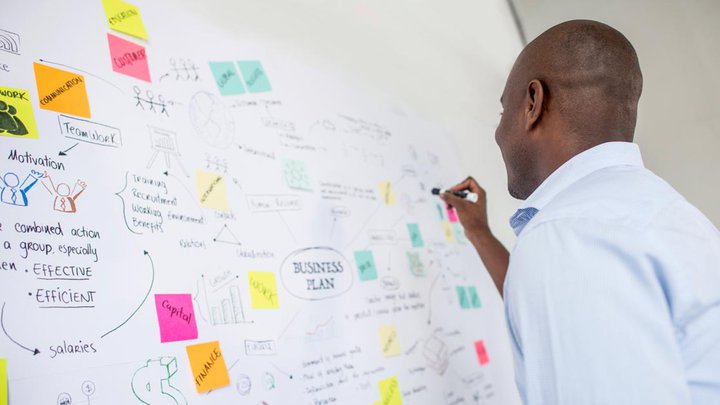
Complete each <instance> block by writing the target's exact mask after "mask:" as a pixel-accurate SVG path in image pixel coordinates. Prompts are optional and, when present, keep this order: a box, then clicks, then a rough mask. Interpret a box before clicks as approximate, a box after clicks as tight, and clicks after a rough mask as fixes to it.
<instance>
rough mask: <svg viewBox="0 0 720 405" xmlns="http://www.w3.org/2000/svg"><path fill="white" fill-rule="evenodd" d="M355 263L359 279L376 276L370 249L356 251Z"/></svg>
mask: <svg viewBox="0 0 720 405" xmlns="http://www.w3.org/2000/svg"><path fill="white" fill-rule="evenodd" d="M355 263H356V264H357V269H358V277H360V281H369V280H375V279H376V278H377V269H376V268H375V259H374V258H373V253H372V251H370V250H358V251H356V252H355Z"/></svg>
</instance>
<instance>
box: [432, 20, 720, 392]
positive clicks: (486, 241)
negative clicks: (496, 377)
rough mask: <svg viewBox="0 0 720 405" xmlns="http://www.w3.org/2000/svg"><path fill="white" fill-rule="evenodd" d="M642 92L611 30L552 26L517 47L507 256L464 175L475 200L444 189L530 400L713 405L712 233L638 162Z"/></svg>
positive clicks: (718, 290)
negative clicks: (500, 304) (490, 288)
mask: <svg viewBox="0 0 720 405" xmlns="http://www.w3.org/2000/svg"><path fill="white" fill-rule="evenodd" d="M641 90H642V74H641V72H640V67H639V64H638V60H637V55H636V54H635V50H634V49H633V47H632V45H631V44H630V42H628V40H627V39H626V38H625V37H624V36H623V35H622V34H621V33H620V32H618V31H616V30H615V29H613V28H611V27H609V26H607V25H604V24H601V23H598V22H594V21H569V22H566V23H563V24H560V25H557V26H555V27H553V28H551V29H549V30H548V31H546V32H545V33H543V34H542V35H540V36H539V37H538V38H537V39H535V40H534V41H533V42H531V43H530V44H529V45H528V46H527V47H525V49H524V50H523V51H522V52H521V53H520V55H519V56H518V58H517V60H516V62H515V65H514V66H513V68H512V71H511V73H510V75H509V77H508V80H507V83H506V85H505V90H504V91H503V95H502V98H501V103H502V106H503V114H502V118H501V121H500V124H499V125H498V128H497V131H496V132H495V139H496V141H497V144H498V145H499V147H500V151H501V152H502V156H503V159H504V161H505V166H506V169H507V176H508V190H509V192H510V194H511V195H512V196H513V197H515V198H518V199H521V200H525V201H524V203H523V204H522V205H521V207H520V209H519V210H518V211H517V212H516V213H515V215H513V217H512V218H511V220H510V223H511V226H512V227H513V229H514V231H515V233H516V234H517V236H518V239H517V242H516V244H515V247H514V249H513V251H512V254H509V253H508V251H507V250H506V249H505V248H504V247H503V246H502V244H501V243H500V242H499V241H498V240H497V239H496V238H495V237H494V236H493V235H492V233H491V231H490V228H489V226H488V221H487V213H486V199H485V192H484V190H483V189H482V188H481V187H480V186H479V185H478V184H477V183H476V182H475V181H474V180H473V179H472V178H468V179H467V180H465V181H464V182H462V183H460V184H458V185H456V186H455V187H453V188H452V190H455V191H458V190H469V191H472V192H475V193H478V194H479V195H480V199H479V201H478V202H477V203H471V202H469V201H466V200H462V199H460V198H458V197H456V196H454V195H451V194H450V193H444V194H443V195H442V196H441V197H442V198H443V199H444V200H445V201H446V202H447V203H448V204H450V205H452V206H454V207H455V208H456V210H457V212H458V215H459V217H460V221H461V223H462V224H463V226H464V228H465V233H466V234H467V237H468V239H469V240H470V241H471V242H472V243H473V245H474V246H475V248H476V249H477V251H478V253H479V255H480V257H481V259H482V261H483V263H484V264H485V267H486V268H487V270H488V272H489V273H490V276H491V277H492V279H493V281H494V283H495V285H496V287H497V288H498V291H500V293H501V294H503V292H504V294H503V295H504V300H505V311H506V315H507V321H508V327H509V331H510V337H511V345H512V347H513V353H514V358H515V371H516V381H517V385H518V388H519V390H520V394H521V397H522V398H523V401H524V402H525V403H526V404H613V405H618V404H652V405H657V404H673V405H675V404H690V403H692V404H720V233H719V232H718V230H717V229H716V228H715V227H714V226H713V225H712V224H711V223H710V221H708V220H707V219H706V218H705V217H704V216H703V215H702V214H701V213H700V212H699V211H698V210H697V209H696V208H694V207H693V206H692V205H690V204H689V203H688V202H687V201H686V200H685V199H684V198H683V197H682V196H681V195H679V194H678V193H677V192H676V191H675V190H674V189H673V188H672V187H670V186H669V185H668V184H667V183H665V182H664V181H663V180H662V179H660V178H658V177H657V176H655V175H654V174H653V173H651V172H650V171H649V170H647V169H645V168H644V166H643V163H642V159H641V156H640V151H639V149H638V147H637V145H635V144H633V143H632V140H633V133H634V130H635V121H636V117H637V104H638V99H639V98H640V93H641ZM506 275H507V276H506Z"/></svg>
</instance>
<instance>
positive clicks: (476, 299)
mask: <svg viewBox="0 0 720 405" xmlns="http://www.w3.org/2000/svg"><path fill="white" fill-rule="evenodd" d="M467 291H468V295H470V305H472V307H473V308H480V296H479V295H478V293H477V290H476V289H475V287H468V288H467Z"/></svg>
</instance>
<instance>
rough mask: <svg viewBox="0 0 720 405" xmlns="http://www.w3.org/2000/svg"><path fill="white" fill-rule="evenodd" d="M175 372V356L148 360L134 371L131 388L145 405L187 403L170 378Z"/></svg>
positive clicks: (182, 404)
mask: <svg viewBox="0 0 720 405" xmlns="http://www.w3.org/2000/svg"><path fill="white" fill-rule="evenodd" d="M176 372H177V360H176V359H175V357H160V358H157V359H150V360H148V361H147V362H146V363H145V365H144V366H142V367H140V368H139V369H137V371H135V374H133V378H132V382H131V385H132V390H133V394H135V398H137V399H138V400H139V401H140V402H142V403H143V404H147V405H187V401H186V400H185V397H184V396H183V394H182V392H180V391H179V390H178V389H177V388H175V387H173V386H172V384H171V383H170V379H171V378H172V376H174V375H175V373H176Z"/></svg>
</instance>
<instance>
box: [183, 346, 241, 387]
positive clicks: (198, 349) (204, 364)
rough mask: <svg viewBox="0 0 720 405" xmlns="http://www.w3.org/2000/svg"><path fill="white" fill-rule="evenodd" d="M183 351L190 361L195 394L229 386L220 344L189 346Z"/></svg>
mask: <svg viewBox="0 0 720 405" xmlns="http://www.w3.org/2000/svg"><path fill="white" fill-rule="evenodd" d="M185 350H187V355H188V359H189V360H190V368H191V369H192V373H193V379H194V380H195V389H196V390H197V392H206V391H210V390H212V389H215V388H218V387H223V386H225V385H230V376H229V375H228V370H227V366H226V365H225V358H223V355H222V351H221V350H220V342H218V341H214V342H207V343H200V344H197V345H190V346H187V347H186V348H185Z"/></svg>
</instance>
